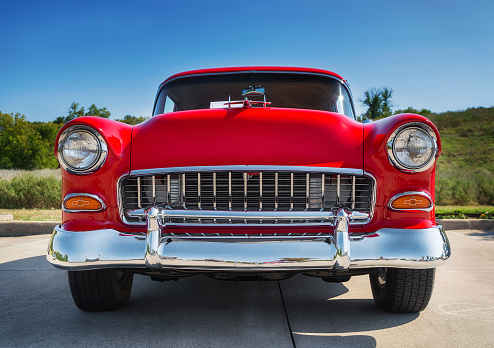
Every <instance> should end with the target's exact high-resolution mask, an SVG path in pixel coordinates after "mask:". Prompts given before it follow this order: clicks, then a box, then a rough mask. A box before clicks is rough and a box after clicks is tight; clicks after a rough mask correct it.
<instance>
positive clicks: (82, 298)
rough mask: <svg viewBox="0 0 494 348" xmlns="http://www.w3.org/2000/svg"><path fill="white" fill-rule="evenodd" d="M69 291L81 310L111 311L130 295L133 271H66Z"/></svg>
mask: <svg viewBox="0 0 494 348" xmlns="http://www.w3.org/2000/svg"><path fill="white" fill-rule="evenodd" d="M68 277H69V286H70V292H71V293H72V298H73V299H74V302H75V304H76V305H77V307H79V309H81V310H83V311H111V310H114V309H117V308H118V307H120V306H121V305H123V304H124V303H125V302H127V300H128V299H129V297H130V291H131V289H132V281H133V279H134V274H133V273H128V272H124V271H122V270H119V269H97V270H90V271H68Z"/></svg>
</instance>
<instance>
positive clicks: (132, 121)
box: [115, 115, 148, 126]
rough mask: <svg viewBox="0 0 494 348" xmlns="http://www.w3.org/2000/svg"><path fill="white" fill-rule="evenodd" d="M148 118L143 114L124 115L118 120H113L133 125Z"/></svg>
mask: <svg viewBox="0 0 494 348" xmlns="http://www.w3.org/2000/svg"><path fill="white" fill-rule="evenodd" d="M147 119H148V117H144V116H139V117H137V116H132V115H125V117H124V118H122V119H120V120H115V121H118V122H122V123H127V124H130V125H132V126H133V125H135V124H138V123H141V122H144V121H146V120H147Z"/></svg>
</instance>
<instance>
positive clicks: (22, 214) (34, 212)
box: [0, 209, 62, 221]
mask: <svg viewBox="0 0 494 348" xmlns="http://www.w3.org/2000/svg"><path fill="white" fill-rule="evenodd" d="M5 214H12V216H13V217H14V220H18V221H61V220H62V210H60V209H0V215H5Z"/></svg>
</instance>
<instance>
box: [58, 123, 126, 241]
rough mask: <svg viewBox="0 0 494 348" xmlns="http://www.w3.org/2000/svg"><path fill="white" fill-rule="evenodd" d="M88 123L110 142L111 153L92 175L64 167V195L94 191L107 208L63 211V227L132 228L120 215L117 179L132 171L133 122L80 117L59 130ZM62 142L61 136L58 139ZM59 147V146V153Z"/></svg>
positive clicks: (73, 229)
mask: <svg viewBox="0 0 494 348" xmlns="http://www.w3.org/2000/svg"><path fill="white" fill-rule="evenodd" d="M77 124H81V125H86V126H90V127H92V128H94V129H95V130H97V131H98V132H99V133H100V134H101V135H102V136H103V138H104V139H105V141H106V143H107V145H108V156H107V158H106V161H105V163H104V164H103V166H102V167H101V168H100V169H99V170H98V171H96V172H95V173H93V174H90V175H75V174H70V173H68V172H66V171H65V170H63V169H62V197H65V195H67V194H70V193H91V194H95V195H97V196H98V197H100V198H101V199H102V200H103V202H104V203H105V205H106V207H107V208H106V210H105V211H102V212H96V213H89V212H88V213H65V212H64V213H62V224H63V228H65V229H67V230H70V231H87V230H96V229H101V228H114V229H117V230H119V231H122V232H125V231H131V229H130V228H129V227H128V226H125V225H124V224H123V223H122V222H121V220H120V217H119V211H118V203H117V181H118V179H119V178H120V177H121V176H122V175H124V174H127V173H128V172H129V169H130V145H131V135H132V126H129V125H126V124H123V123H120V122H117V121H112V120H108V119H105V118H101V117H79V118H77V119H75V120H73V121H71V122H69V123H67V124H66V125H64V126H63V127H62V129H61V131H60V133H59V135H60V134H61V132H62V131H63V130H64V129H65V128H67V127H70V126H73V125H77ZM55 143H56V144H58V136H57V139H56V142H55ZM56 153H57V150H56V149H55V155H56Z"/></svg>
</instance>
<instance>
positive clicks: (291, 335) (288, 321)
mask: <svg viewBox="0 0 494 348" xmlns="http://www.w3.org/2000/svg"><path fill="white" fill-rule="evenodd" d="M278 289H279V290H280V296H281V303H282V304H283V310H284V311H285V319H286V323H287V325H288V331H290V337H291V338H292V344H293V348H297V345H296V344H295V337H293V331H292V326H291V325H290V319H289V318H288V312H287V310H286V304H285V299H284V298H283V291H281V284H280V281H279V280H278Z"/></svg>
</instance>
